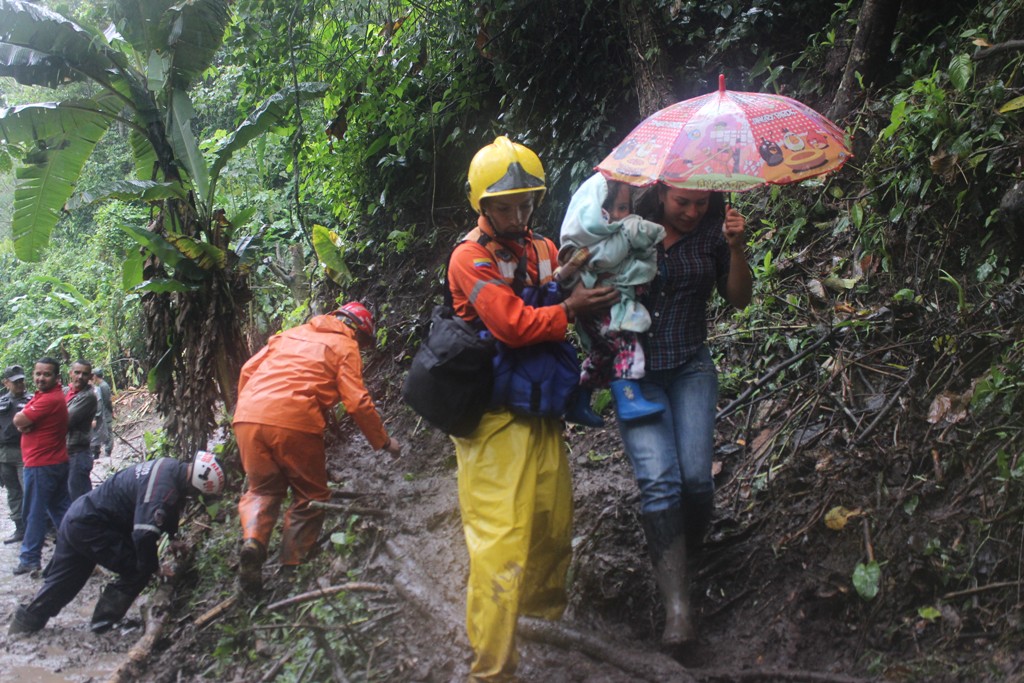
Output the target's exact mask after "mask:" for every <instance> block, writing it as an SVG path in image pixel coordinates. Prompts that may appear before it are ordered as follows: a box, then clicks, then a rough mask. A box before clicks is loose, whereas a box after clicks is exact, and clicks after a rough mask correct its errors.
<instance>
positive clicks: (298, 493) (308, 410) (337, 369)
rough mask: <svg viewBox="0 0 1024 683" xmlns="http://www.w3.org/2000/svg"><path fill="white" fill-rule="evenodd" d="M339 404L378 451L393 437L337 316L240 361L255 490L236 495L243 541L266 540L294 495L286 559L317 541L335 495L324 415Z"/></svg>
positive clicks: (241, 445)
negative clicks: (326, 504)
mask: <svg viewBox="0 0 1024 683" xmlns="http://www.w3.org/2000/svg"><path fill="white" fill-rule="evenodd" d="M339 402H341V403H343V404H344V405H345V410H346V411H347V412H348V413H349V414H350V415H351V416H352V418H353V419H354V420H355V422H356V424H357V425H358V426H359V428H360V429H361V430H362V432H363V434H365V435H366V439H367V441H369V442H370V446H371V447H373V448H374V449H380V448H383V447H384V445H385V444H386V443H387V441H388V436H387V433H386V431H385V429H384V424H383V422H381V419H380V415H379V414H378V413H377V409H376V407H375V406H374V404H373V399H371V398H370V394H369V392H368V391H367V390H366V387H365V386H364V385H363V362H362V358H361V357H360V355H359V344H358V342H357V341H356V336H355V331H353V330H352V329H351V328H349V326H348V325H346V324H345V322H344V321H342V320H340V319H338V318H337V317H336V316H334V315H319V316H316V317H315V318H313V319H312V320H310V321H309V322H308V323H306V324H304V325H299V326H298V327H294V328H292V329H290V330H285V331H284V332H281V333H280V334H277V335H275V336H273V337H271V339H270V341H269V342H268V343H267V345H266V346H264V347H263V348H262V349H261V350H260V351H259V353H257V354H256V355H255V356H253V357H252V358H250V359H249V360H248V362H246V364H245V365H244V366H243V367H242V373H241V376H240V378H239V380H238V405H237V406H236V408H235V415H234V421H233V424H234V428H235V436H236V438H237V439H238V450H239V452H240V453H241V457H242V467H243V468H244V469H245V474H246V476H247V477H248V481H249V488H248V490H247V491H246V492H245V493H244V494H242V497H241V499H240V500H239V501H238V514H239V517H240V519H241V523H242V535H243V539H244V540H248V539H250V538H252V539H256V540H257V541H259V542H260V543H262V544H263V547H267V546H268V542H269V541H270V534H271V531H272V530H273V528H274V524H275V523H276V522H277V515H278V511H279V510H280V507H281V501H283V500H284V497H285V495H286V494H287V493H288V487H291V489H292V497H293V501H292V504H291V506H290V507H289V508H288V510H287V511H286V512H285V516H284V526H283V528H282V530H281V564H282V565H297V564H299V563H300V562H302V560H303V559H305V557H306V555H307V554H308V552H309V550H310V548H312V546H313V544H314V543H315V542H316V539H317V536H318V535H319V533H320V528H321V526H322V524H323V517H324V512H323V510H319V509H316V508H312V507H310V502H311V501H314V500H319V501H326V500H327V499H328V498H330V492H329V491H328V489H327V463H326V459H325V454H324V439H323V431H324V427H325V426H326V424H327V423H326V420H325V418H324V414H325V413H326V412H327V411H329V410H332V409H333V408H334V406H336V405H337V404H338V403H339Z"/></svg>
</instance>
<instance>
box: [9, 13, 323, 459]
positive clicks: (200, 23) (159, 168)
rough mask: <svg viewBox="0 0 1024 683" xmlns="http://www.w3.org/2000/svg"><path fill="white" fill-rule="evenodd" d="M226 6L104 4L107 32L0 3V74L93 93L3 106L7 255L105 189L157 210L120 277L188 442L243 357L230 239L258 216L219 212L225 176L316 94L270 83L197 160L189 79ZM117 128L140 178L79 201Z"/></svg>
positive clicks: (204, 433) (162, 394)
mask: <svg viewBox="0 0 1024 683" xmlns="http://www.w3.org/2000/svg"><path fill="white" fill-rule="evenodd" d="M229 5H230V0H186V1H182V0H110V2H107V3H106V5H105V7H106V10H107V13H108V18H109V20H110V24H109V27H107V28H106V29H105V30H103V31H99V30H95V29H91V28H88V27H85V26H81V25H79V24H77V23H75V22H74V21H72V20H70V19H68V18H67V17H65V16H63V15H61V14H58V13H56V12H53V11H51V10H48V9H46V8H44V7H40V6H38V5H34V4H32V3H28V2H23V1H21V0H0V77H10V78H13V79H15V80H16V81H18V82H19V83H21V84H23V85H35V86H44V87H47V88H51V89H54V90H61V89H64V88H66V87H67V86H69V85H72V84H76V83H88V84H90V85H91V86H92V87H91V88H89V89H88V90H84V89H83V88H81V87H79V88H76V89H75V92H76V93H82V92H91V93H94V94H92V95H88V96H82V95H80V94H79V95H78V96H75V97H68V98H66V99H55V100H54V101H48V102H38V103H34V104H26V105H21V106H17V107H9V108H5V109H0V142H2V144H3V145H4V146H5V147H6V149H7V150H8V151H11V152H13V153H14V154H15V155H16V156H18V157H20V159H21V161H22V164H21V165H20V166H19V167H18V168H17V170H16V175H15V178H16V181H15V191H14V216H13V226H12V232H13V238H14V248H15V253H16V254H17V255H18V257H19V258H21V259H23V260H27V261H34V260H38V259H39V258H40V257H41V255H42V252H43V250H44V249H45V248H46V246H47V244H48V242H49V238H50V234H51V232H52V230H53V228H54V226H55V225H56V224H57V221H58V220H59V218H60V216H61V214H62V212H63V211H66V210H67V211H71V210H74V209H75V208H76V207H78V206H81V205H82V204H85V203H89V202H93V201H98V200H102V199H105V198H110V197H113V198H120V199H134V200H140V201H145V202H149V203H151V204H153V205H154V206H155V207H156V209H157V211H156V213H155V218H154V219H153V220H152V221H151V222H150V223H149V224H148V225H146V226H126V227H125V229H126V231H127V232H128V234H130V235H131V236H132V237H133V238H135V239H136V240H137V241H138V242H139V243H140V245H141V247H142V251H141V253H140V258H139V259H138V260H136V261H134V262H129V263H127V264H126V267H125V282H126V283H127V284H129V285H131V286H133V287H135V288H136V289H138V290H140V291H142V292H144V295H143V308H144V310H145V311H146V322H147V327H148V337H149V348H148V355H149V361H150V364H151V371H150V385H151V387H152V388H153V389H154V390H155V391H156V392H157V396H158V405H159V407H160V409H161V411H162V412H163V413H164V415H165V417H166V423H167V424H166V426H167V429H168V432H169V433H170V434H171V435H172V436H173V437H174V438H175V440H176V441H177V443H178V445H179V446H180V447H181V448H182V449H187V450H194V449H197V448H203V447H205V446H206V439H207V437H208V435H209V433H210V432H211V430H212V428H213V426H214V412H213V410H214V408H213V407H214V405H215V404H216V402H217V401H218V400H223V401H224V402H225V403H226V404H227V406H228V407H229V409H230V408H231V407H232V406H233V401H234V384H235V380H236V378H237V376H238V374H237V373H238V369H239V368H240V366H241V363H242V362H244V360H245V358H246V356H247V355H248V354H247V349H246V346H245V342H244V337H243V334H242V325H241V317H242V316H241V314H240V312H241V309H242V307H243V305H244V303H245V302H246V300H247V299H248V297H249V290H248V281H247V278H246V272H245V265H246V259H245V253H244V252H243V249H242V248H241V247H239V246H238V245H247V246H248V245H251V244H252V240H251V239H246V238H244V237H245V236H244V235H242V234H241V231H242V230H244V229H245V228H246V227H247V226H246V222H247V220H248V219H250V218H251V215H252V214H251V212H243V214H242V215H241V216H233V217H230V218H229V217H227V216H225V215H224V212H223V211H221V210H219V209H218V208H217V207H216V196H217V195H216V189H217V181H218V179H219V176H220V173H221V172H222V171H223V169H224V168H225V166H226V164H227V163H228V161H229V160H230V158H231V156H232V155H233V154H234V153H235V152H237V151H238V150H240V149H242V148H244V147H245V146H246V145H247V144H249V143H250V142H251V141H253V140H254V139H256V138H257V137H258V136H260V135H262V134H264V133H266V132H267V131H268V130H270V129H272V128H274V127H276V126H278V125H280V124H281V123H282V122H284V121H286V120H287V119H288V117H289V116H291V114H292V112H293V111H294V108H295V107H296V106H297V105H298V104H300V103H301V102H303V101H307V100H311V99H315V98H318V97H320V96H321V95H322V94H323V92H324V91H325V90H326V86H325V85H324V84H319V83H300V84H298V85H297V86H295V87H290V88H287V89H285V90H282V91H281V92H278V93H277V94H275V95H273V96H272V97H270V98H269V99H268V100H267V101H266V102H265V103H264V104H263V105H262V106H261V107H259V108H258V109H257V110H256V111H254V112H253V113H252V115H250V116H249V117H248V118H247V119H246V120H245V121H244V122H243V123H242V124H241V125H240V126H238V128H237V129H236V130H235V131H234V132H233V133H232V134H231V135H229V136H227V137H226V138H224V139H223V140H222V141H221V142H220V143H219V145H218V146H217V147H216V148H215V149H214V150H213V151H212V153H211V154H209V155H204V154H203V152H202V151H201V148H200V145H199V143H198V141H197V140H196V138H195V135H194V133H193V129H192V125H193V119H194V116H195V113H194V111H193V108H192V101H191V98H190V97H189V88H190V86H191V85H192V84H193V83H194V82H195V81H196V79H198V78H199V77H200V76H201V75H202V74H203V72H204V71H206V70H207V69H208V68H209V67H210V66H211V64H212V63H213V59H214V56H215V54H216V52H217V50H218V49H219V48H220V46H221V43H222V41H223V38H224V32H225V29H226V28H227V25H228V22H229V19H230V15H229ZM115 124H117V125H118V126H119V127H121V128H122V129H127V130H128V131H129V137H130V141H131V148H132V153H133V157H134V177H131V178H118V179H112V181H111V183H110V184H109V185H108V186H106V187H103V188H100V189H99V190H94V191H93V192H91V193H89V194H85V193H80V194H77V195H76V194H75V183H76V182H77V180H78V179H79V177H80V175H81V173H82V168H83V166H84V165H85V162H86V160H87V159H88V158H89V155H90V154H91V153H92V151H93V149H94V148H95V147H96V145H97V143H98V142H99V141H100V140H101V139H102V138H103V136H104V134H106V133H107V131H108V130H110V128H111V127H112V126H114V125H115ZM240 238H241V239H240ZM236 240H237V243H236ZM233 243H236V246H235V250H234V251H233V250H232V249H231V245H232V244H233ZM240 252H243V253H240Z"/></svg>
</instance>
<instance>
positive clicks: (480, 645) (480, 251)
mask: <svg viewBox="0 0 1024 683" xmlns="http://www.w3.org/2000/svg"><path fill="white" fill-rule="evenodd" d="M468 187H469V202H470V204H471V205H472V206H473V208H474V209H476V210H477V212H478V213H479V214H480V215H479V217H478V219H477V225H476V227H475V228H473V230H471V231H470V232H469V233H468V234H467V235H466V237H465V238H464V239H463V241H462V242H461V243H460V244H459V246H458V247H456V248H455V251H454V252H453V253H452V257H451V262H450V263H449V267H448V278H449V283H450V287H451V294H452V301H453V306H454V309H455V312H456V314H457V315H459V316H460V317H461V318H463V319H464V320H466V321H469V322H474V321H479V323H478V324H480V323H482V325H483V326H485V327H486V329H487V331H488V332H489V333H490V334H491V335H493V336H494V338H495V339H496V340H498V341H499V342H501V343H503V344H504V345H505V346H506V347H508V348H510V349H512V350H515V349H519V348H522V347H530V346H535V345H542V344H545V343H551V342H562V341H564V340H565V337H566V332H567V330H568V326H569V323H570V322H572V320H573V318H574V317H575V315H576V314H578V313H585V312H592V311H599V310H602V309H606V308H608V307H609V306H610V305H611V304H612V303H614V302H615V301H616V300H617V299H618V293H617V291H616V290H615V289H614V288H612V287H598V288H595V289H585V288H583V287H582V286H579V287H577V288H576V289H575V290H573V291H572V293H571V294H570V295H569V296H568V297H567V298H566V299H564V300H563V301H560V302H558V303H555V304H554V305H531V304H530V303H528V302H527V301H526V300H524V295H523V294H522V290H523V288H524V287H525V288H527V289H529V288H533V289H534V290H536V289H538V288H543V287H544V286H545V285H547V284H548V283H549V281H550V280H551V275H552V272H553V271H554V269H555V268H556V267H557V266H558V263H557V251H558V250H557V248H556V247H555V245H554V244H553V243H552V242H551V240H549V239H547V238H545V237H542V236H539V235H534V234H533V232H532V231H531V230H530V220H531V218H532V216H533V212H534V209H535V208H536V207H537V205H538V204H539V203H540V201H541V199H542V198H543V196H544V193H545V191H546V186H545V175H544V167H543V166H542V165H541V162H540V159H539V158H538V157H537V155H536V154H534V153H533V152H532V151H531V150H530V149H528V148H527V147H524V146H523V145H520V144H517V143H514V142H512V141H511V140H509V139H508V138H506V137H498V138H497V139H495V141H494V142H493V143H492V144H490V145H487V146H485V147H483V148H482V149H481V150H480V151H478V152H477V154H476V156H474V157H473V161H472V162H471V163H470V167H469V183H468ZM527 298H529V297H527ZM535 303H536V302H535ZM510 405H511V404H505V403H503V402H502V400H501V397H497V401H495V400H493V399H492V407H491V409H490V410H488V412H486V413H484V416H483V418H482V419H481V421H480V424H479V425H478V426H477V428H476V430H475V431H474V432H473V433H472V434H470V435H469V436H467V437H464V438H459V437H452V441H454V442H455V453H456V457H457V459H458V485H459V507H460V509H461V512H462V524H463V530H464V533H465V536H466V545H467V547H468V550H469V559H470V569H469V585H468V590H467V596H466V622H467V623H466V626H467V631H468V634H469V641H470V645H472V647H473V651H474V654H475V657H474V660H473V664H472V667H471V669H470V675H469V680H470V681H474V682H475V681H511V680H514V679H513V674H514V672H515V669H516V665H517V663H518V654H517V652H516V647H515V628H516V619H517V618H518V616H519V614H520V613H522V614H526V615H529V616H536V617H542V618H545V619H558V618H559V617H561V615H562V612H563V610H564V609H565V605H566V595H565V574H566V570H567V569H568V566H569V559H570V556H571V547H570V540H571V530H572V489H571V482H570V478H569V465H568V461H567V458H566V448H565V443H564V441H563V439H562V431H563V429H562V422H561V419H560V417H559V416H558V415H557V414H555V415H535V414H524V413H523V412H522V411H521V410H519V409H516V408H513V407H510Z"/></svg>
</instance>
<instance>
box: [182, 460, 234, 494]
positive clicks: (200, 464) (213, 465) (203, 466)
mask: <svg viewBox="0 0 1024 683" xmlns="http://www.w3.org/2000/svg"><path fill="white" fill-rule="evenodd" d="M226 482H227V476H226V475H225V474H224V466H223V465H222V464H221V463H220V460H218V459H217V456H215V455H214V454H213V453H211V452H210V451H198V452H196V457H194V458H192V481H191V482H189V483H191V484H192V486H194V487H195V488H196V489H198V491H199V492H200V493H206V494H210V495H217V494H219V493H220V492H221V491H223V490H224V484H225V483H226Z"/></svg>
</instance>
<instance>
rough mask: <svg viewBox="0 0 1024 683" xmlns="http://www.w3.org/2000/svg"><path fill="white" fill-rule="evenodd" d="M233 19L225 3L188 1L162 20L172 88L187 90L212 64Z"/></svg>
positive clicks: (221, 1)
mask: <svg viewBox="0 0 1024 683" xmlns="http://www.w3.org/2000/svg"><path fill="white" fill-rule="evenodd" d="M229 20H230V15H229V14H228V2H226V0H187V1H183V2H179V3H177V4H175V5H173V6H172V7H171V8H170V9H169V10H167V12H165V13H164V15H163V17H161V28H162V29H164V30H165V31H166V35H167V48H168V49H170V51H171V54H172V55H173V57H172V60H171V85H172V87H175V88H186V87H188V86H189V85H191V84H192V81H194V80H195V79H196V78H198V77H199V76H200V75H201V74H202V73H203V72H204V71H206V70H207V69H208V68H209V67H210V65H211V64H212V63H213V58H214V56H215V55H216V54H217V50H219V49H220V46H221V44H222V43H223V42H224V31H225V30H226V29H227V26H228V21H229Z"/></svg>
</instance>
